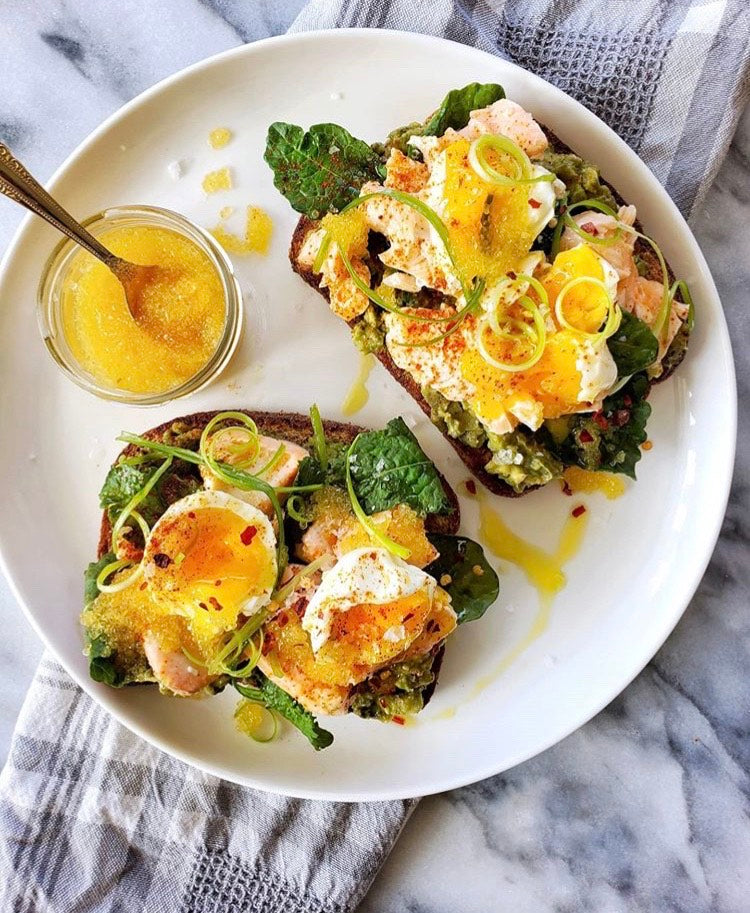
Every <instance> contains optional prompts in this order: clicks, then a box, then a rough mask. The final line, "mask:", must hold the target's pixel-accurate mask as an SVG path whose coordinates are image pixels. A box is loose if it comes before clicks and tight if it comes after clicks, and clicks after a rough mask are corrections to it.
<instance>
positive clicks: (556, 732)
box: [0, 28, 737, 802]
mask: <svg viewBox="0 0 750 913" xmlns="http://www.w3.org/2000/svg"><path fill="white" fill-rule="evenodd" d="M373 35H377V36H379V37H382V36H393V37H396V38H398V39H400V40H404V38H408V40H410V41H413V42H417V43H421V44H424V45H427V46H432V47H434V48H436V49H439V48H440V47H441V46H443V45H446V44H448V45H458V46H459V47H461V48H462V50H463V51H464V52H465V53H467V54H475V55H476V57H477V64H478V69H480V70H481V65H482V62H483V60H486V59H487V58H489V59H491V60H496V58H494V57H493V55H491V54H488V53H487V52H486V51H482V50H479V49H477V48H471V47H468V46H466V45H462V44H460V43H459V42H453V41H449V40H448V39H445V38H439V37H436V36H431V35H423V34H419V33H412V32H404V31H399V30H394V29H356V28H354V29H331V30H327V29H323V30H316V31H310V32H300V33H294V34H290V35H280V36H275V37H273V38H266V39H262V40H260V41H257V42H253V43H250V44H245V45H240V46H238V47H236V48H231V49H229V50H227V51H223V52H220V53H218V54H215V55H213V56H211V57H208V58H206V59H204V60H201V61H198V62H197V63H195V64H192V65H190V66H189V67H185V68H184V69H182V70H180V71H179V72H177V73H174V74H172V75H171V76H168V77H166V78H165V79H163V80H161V81H160V82H158V83H156V84H155V85H153V86H152V87H150V88H149V89H147V90H145V91H144V92H142V93H141V94H140V95H138V96H136V97H135V98H133V99H132V100H131V101H129V102H128V103H127V104H125V105H123V106H122V107H121V108H119V109H118V110H117V111H115V112H114V113H113V114H112V115H110V116H109V117H108V118H107V119H106V120H104V121H103V122H102V124H100V126H99V127H97V128H96V129H95V130H93V131H92V132H91V133H90V134H89V135H88V136H87V137H86V139H85V140H83V142H81V143H80V144H79V145H78V146H77V147H76V149H75V150H74V151H73V152H72V153H71V154H70V155H69V156H68V157H67V158H66V159H65V161H64V162H63V163H62V165H61V166H60V167H59V168H58V169H57V170H56V171H55V172H54V174H53V175H52V177H51V178H50V180H49V181H48V182H47V183H46V186H47V187H48V188H49V189H51V190H52V189H54V187H55V185H56V183H57V181H58V180H59V179H60V178H61V177H62V176H63V175H64V173H65V171H66V170H67V169H68V168H69V167H70V166H71V165H72V164H73V163H74V162H75V161H76V160H77V158H78V157H79V156H80V155H81V154H83V153H84V152H85V151H86V150H87V149H88V148H89V147H90V146H92V145H94V144H95V143H96V142H97V141H98V140H99V138H100V137H101V136H102V135H103V134H105V133H107V131H109V130H110V128H111V127H112V126H114V125H115V124H117V123H118V122H119V121H120V120H121V119H123V118H125V117H127V116H128V115H130V113H131V112H132V111H133V110H134V109H136V108H138V107H139V106H141V105H142V104H144V103H145V102H147V101H148V100H150V99H151V98H152V97H153V96H155V95H158V94H160V93H161V92H163V91H164V90H165V89H167V88H169V87H170V86H172V85H174V84H175V83H178V82H179V81H181V80H182V79H183V78H186V77H188V76H192V75H194V74H196V73H197V72H200V71H201V70H208V69H211V68H212V67H214V66H216V65H217V64H220V63H222V62H223V61H225V60H227V59H230V58H233V57H235V56H241V55H244V54H249V55H252V54H254V53H256V52H257V51H259V50H262V49H263V48H266V47H268V46H270V45H275V44H290V43H291V44H299V45H303V44H306V43H309V42H316V41H319V40H321V39H325V40H327V41H330V40H333V41H336V40H347V39H350V38H351V37H352V36H354V37H357V36H358V37H360V38H362V39H364V40H367V39H372V38H373ZM503 65H504V66H507V67H510V68H512V69H515V70H517V71H519V72H520V73H521V74H523V76H522V78H523V79H525V80H528V81H529V82H530V83H531V85H536V86H537V87H539V88H541V89H542V90H543V91H544V92H545V93H547V94H550V93H551V94H552V96H557V97H558V98H559V99H561V100H562V99H564V100H565V103H566V104H570V103H571V102H572V103H573V104H574V105H576V106H577V107H578V108H579V109H580V111H581V112H582V116H583V117H585V118H587V119H589V121H590V123H591V124H592V127H594V129H596V130H597V131H599V132H600V133H601V132H602V131H604V132H605V133H606V134H607V136H608V140H609V142H610V143H611V144H612V145H613V146H615V147H617V149H618V152H619V154H620V155H622V156H624V157H625V158H627V160H628V161H629V163H630V165H631V166H632V168H633V169H634V170H635V171H636V172H637V174H638V176H639V180H641V181H642V182H643V184H644V185H645V188H646V190H647V191H650V192H651V193H653V194H655V195H656V196H658V197H659V199H660V201H661V203H662V204H663V205H664V206H665V207H666V208H667V209H668V210H669V212H670V215H671V218H672V219H673V220H674V221H675V222H676V223H677V224H678V225H679V226H680V228H681V229H682V230H683V232H684V233H686V235H687V238H688V239H689V243H690V244H691V245H692V247H693V256H694V257H695V259H696V263H697V264H698V265H699V266H700V269H701V272H702V274H703V279H704V281H705V282H706V283H707V285H708V287H709V288H710V290H711V293H712V295H713V296H714V297H715V299H716V304H717V305H718V312H719V317H720V323H721V324H722V326H721V329H722V340H721V342H722V348H723V349H724V354H725V357H726V358H727V359H728V364H727V367H728V370H729V373H730V377H731V384H730V390H729V391H728V392H729V395H730V396H731V402H730V403H729V405H730V406H731V409H730V414H731V416H732V423H731V427H727V428H726V431H727V432H728V433H727V440H726V441H725V443H726V444H727V446H726V447H725V448H724V449H723V450H722V453H723V455H724V456H725V460H724V465H725V471H724V472H723V473H722V477H721V479H720V480H719V481H718V483H717V482H716V481H715V480H714V482H712V484H714V485H715V486H716V491H715V493H714V494H715V499H714V502H713V503H714V505H715V510H714V512H713V516H712V518H711V523H710V524H707V525H704V526H703V528H702V530H701V535H702V539H703V543H704V548H703V560H702V561H700V562H697V563H695V564H693V566H692V567H691V568H690V569H688V573H687V574H686V575H685V577H684V579H682V580H681V585H680V586H679V590H678V592H677V594H676V596H673V598H672V603H671V604H672V606H673V611H672V612H671V613H664V614H663V617H662V619H661V624H660V626H659V627H658V629H657V630H656V631H655V632H653V633H652V637H651V638H650V639H649V642H648V644H647V645H644V647H643V649H642V651H641V653H640V654H639V655H638V656H637V657H634V658H633V662H632V669H631V671H630V673H629V674H628V675H627V676H623V678H622V680H621V681H618V682H617V683H616V684H615V685H613V686H612V687H610V688H609V689H608V690H607V691H606V693H602V694H599V695H598V697H597V700H596V701H593V702H592V703H591V704H589V705H586V706H585V707H583V708H582V709H581V712H580V713H579V714H578V715H577V716H576V717H574V718H572V719H570V718H569V719H568V720H567V721H566V722H565V724H564V725H563V726H560V727H558V728H557V729H553V731H551V733H550V736H549V738H548V739H546V740H545V741H543V742H541V743H540V744H538V745H537V746H535V748H534V750H532V751H524V752H519V753H518V755H517V756H512V757H511V758H510V759H509V760H508V761H507V762H506V763H503V764H502V765H501V766H498V765H497V763H488V764H487V765H486V766H484V767H478V768H477V769H475V770H473V771H472V773H471V774H470V775H468V776H467V775H465V774H463V775H456V776H455V777H453V778H450V777H445V778H443V780H442V781H440V782H439V783H435V784H432V785H430V787H429V788H428V789H426V790H425V791H424V792H423V793H421V794H422V795H427V794H434V793H438V792H444V791H446V790H450V789H455V788H458V787H461V786H465V785H467V784H470V783H474V782H478V781H480V780H483V779H485V778H487V777H490V776H493V775H495V774H498V773H500V772H502V771H504V770H508V769H510V768H512V767H514V766H515V765H517V764H520V763H522V762H523V761H526V760H528V759H529V758H531V757H534V756H536V755H537V754H539V753H541V752H542V751H545V750H546V749H547V748H549V747H551V746H552V745H554V744H556V743H557V742H559V741H560V740H562V739H563V738H565V737H566V736H568V735H569V734H570V733H572V732H574V731H575V730H577V729H578V728H579V727H580V726H582V725H583V724H584V723H586V722H588V721H589V720H590V719H591V718H592V717H594V716H595V715H596V714H597V713H599V712H600V711H601V710H602V709H603V708H604V707H606V706H607V704H609V703H610V702H611V701H612V700H613V699H614V698H615V697H616V696H617V695H618V694H620V693H621V692H622V691H623V689H624V688H626V687H627V685H629V684H630V682H631V681H632V680H633V679H634V678H635V677H636V676H637V675H638V674H639V673H640V672H641V671H642V669H643V668H644V667H645V666H646V665H647V663H648V662H649V661H650V659H651V658H652V657H653V656H654V654H655V653H656V652H657V651H658V650H659V648H660V647H661V646H662V644H663V643H664V641H665V640H666V638H667V637H668V636H669V634H670V633H671V631H672V630H673V629H674V627H675V625H676V624H677V622H678V621H679V619H680V617H681V616H682V614H683V613H684V611H685V609H686V608H687V605H688V604H689V602H690V600H691V598H692V596H693V594H694V593H695V591H696V589H697V588H698V585H699V583H700V581H701V579H702V577H703V574H704V572H705V570H706V567H707V566H708V563H709V561H710V559H711V555H712V553H713V549H714V546H715V544H716V541H717V539H718V536H719V533H720V531H721V524H722V521H723V518H724V514H725V512H726V506H727V502H728V498H729V491H730V487H731V482H732V476H733V465H734V453H735V448H736V436H737V389H736V379H735V373H734V361H733V358H732V353H731V344H730V340H729V334H728V330H727V327H726V321H725V319H724V316H723V311H722V310H721V304H720V299H719V296H718V292H717V291H716V287H715V284H714V282H713V278H712V277H711V274H710V271H709V269H708V265H707V264H706V262H705V258H704V257H703V254H702V251H701V250H700V247H699V246H698V243H697V241H696V240H695V238H694V236H693V235H692V232H691V231H690V229H689V227H688V225H687V223H686V222H685V220H684V218H683V217H682V215H681V213H680V212H679V210H678V209H677V207H676V205H675V204H674V202H673V201H672V199H671V198H670V197H669V196H668V194H667V193H666V191H665V190H664V188H663V187H662V185H661V184H660V183H659V182H658V180H657V179H656V177H655V176H654V175H653V174H652V172H651V171H650V170H649V169H648V167H647V166H646V165H645V164H644V163H643V162H642V161H641V159H640V158H639V157H638V156H637V155H636V153H635V152H633V150H632V149H630V147H629V146H628V145H627V144H626V143H625V142H624V141H623V140H622V139H621V138H620V137H619V136H617V134H616V133H614V131H612V130H611V128H609V127H608V126H607V125H606V124H604V122H603V121H601V120H600V119H599V118H598V117H597V116H596V115H595V114H593V113H592V112H591V111H589V110H588V109H586V108H585V106H583V105H581V104H580V103H579V102H577V101H576V100H575V99H572V98H571V97H570V96H568V95H567V94H566V93H564V92H563V91H562V90H560V89H558V88H557V87H555V86H553V85H551V84H550V83H548V82H547V81H546V80H544V79H542V78H541V77H539V76H536V75H535V74H533V73H530V72H528V71H526V70H524V69H523V68H521V67H518V66H517V65H516V64H513V63H512V62H509V61H506V60H503ZM34 218H35V217H34V216H32V215H29V216H27V217H26V218H25V219H24V220H23V222H22V223H21V225H20V226H19V228H18V230H17V232H16V234H15V235H14V238H13V240H12V241H11V243H10V245H9V247H8V249H7V250H6V252H5V254H4V256H3V258H2V260H1V261H0V283H2V281H3V280H4V278H5V273H6V270H7V267H8V264H9V263H10V261H11V260H12V259H13V257H14V256H15V254H16V251H17V250H18V249H19V247H21V245H22V244H23V242H24V235H25V233H26V228H27V226H28V225H29V223H30V222H31V221H32V220H33V219H34ZM0 569H2V571H3V573H4V574H5V577H6V579H7V580H8V582H9V585H10V588H11V591H12V592H13V594H14V596H15V598H16V599H17V601H18V602H19V604H20V605H21V607H22V609H23V611H24V613H25V615H26V617H27V618H28V620H29V622H30V624H31V625H32V627H33V628H34V630H35V631H36V633H37V635H38V636H39V638H40V639H41V640H42V642H43V643H44V645H45V647H46V648H47V649H48V650H49V651H50V652H51V653H52V655H53V656H54V657H55V658H56V659H57V660H58V661H59V662H60V663H61V664H62V665H63V666H64V667H65V668H66V670H67V671H68V673H69V674H70V675H71V676H72V677H73V678H74V680H75V681H76V682H77V684H78V685H79V686H80V687H81V688H82V689H83V690H84V691H86V692H87V693H88V694H89V695H90V696H91V697H92V698H93V699H94V700H95V701H96V702H97V703H99V704H100V705H101V706H103V707H104V708H105V709H106V710H107V711H108V712H109V713H110V714H112V716H113V717H114V718H115V719H116V720H117V721H118V722H120V723H121V724H122V725H124V726H125V727H127V728H128V729H130V730H131V731H132V732H134V733H136V734H137V735H139V736H140V737H141V738H143V739H144V740H145V741H147V742H149V743H151V744H152V745H155V746H156V747H157V748H160V749H161V750H163V751H165V752H166V753H168V754H170V755H172V756H173V757H176V758H177V759H179V760H181V761H184V762H185V763H188V764H191V765H193V766H194V767H197V768H198V769H201V770H203V771H205V772H206V773H209V774H212V775H213V776H216V777H220V778H223V779H228V775H227V771H226V770H224V769H222V768H221V767H220V766H219V765H216V764H212V763H209V762H206V761H205V760H203V759H202V758H201V757H200V756H199V755H198V754H196V753H190V752H187V751H182V750H180V749H177V748H175V747H174V746H173V745H172V744H171V743H170V742H168V741H166V740H163V739H161V738H160V737H159V736H157V735H155V734H154V733H153V732H151V731H149V730H148V729H147V728H146V727H144V726H141V725H140V724H138V723H137V722H135V721H134V720H133V719H131V718H130V717H129V716H128V715H127V714H126V713H123V712H121V711H120V709H119V708H117V707H115V706H114V705H113V704H112V703H111V702H110V701H108V699H107V695H106V692H103V691H102V690H100V689H99V688H98V687H97V685H96V683H95V682H93V681H92V680H91V679H89V678H87V677H85V676H81V675H78V674H77V673H76V672H75V671H73V670H71V669H69V668H68V667H67V665H66V664H65V662H64V660H63V659H62V658H61V657H60V656H59V654H58V652H57V650H56V648H55V645H54V644H53V643H52V642H50V640H49V639H48V637H47V635H46V633H45V632H44V630H43V629H42V628H41V627H40V625H39V624H38V623H37V620H36V618H35V616H34V614H33V612H32V610H31V609H30V608H29V606H28V605H27V604H26V602H25V600H24V599H23V598H22V596H21V593H20V590H19V588H18V586H17V585H16V582H15V579H14V576H13V574H12V572H11V570H10V568H9V567H8V565H7V563H6V560H5V556H4V553H3V550H2V540H1V539H0ZM231 779H232V780H233V781H234V782H237V783H239V784H240V785H244V786H249V787H252V788H256V789H260V790H263V791H267V792H279V790H277V789H274V788H273V787H271V786H269V785H268V784H267V783H265V782H263V781H259V780H257V779H255V778H254V777H252V776H247V777H244V778H239V777H237V778H234V777H232V778H231ZM283 794H286V795H290V796H295V797H298V798H302V799H306V798H312V799H320V800H328V801H347V802H358V801H381V800H386V799H405V798H410V797H411V796H413V795H414V794H415V793H414V791H413V790H409V791H403V790H399V789H395V790H393V791H392V792H388V793H385V792H383V791H376V792H368V791H367V790H366V789H364V790H358V791H357V792H356V793H349V794H347V795H343V796H342V795H340V794H338V793H336V792H332V791H330V790H327V789H295V790H285V791H284V793H283Z"/></svg>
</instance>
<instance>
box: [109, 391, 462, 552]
mask: <svg viewBox="0 0 750 913" xmlns="http://www.w3.org/2000/svg"><path fill="white" fill-rule="evenodd" d="M219 411H221V410H217V411H216V412H194V413H192V414H191V415H183V416H181V417H180V418H176V419H172V420H171V421H169V422H164V423H163V424H161V425H157V426H156V428H152V429H151V430H149V431H146V432H144V433H143V435H142V437H145V438H147V439H148V440H151V441H158V440H163V438H164V436H165V435H170V434H171V433H174V431H175V430H177V431H178V432H179V433H180V434H190V433H191V432H195V435H196V438H197V437H199V436H200V432H201V431H203V429H204V428H205V427H206V425H207V424H208V423H209V422H210V421H211V419H212V418H213V417H214V416H215V415H217V414H218V412H219ZM234 411H236V412H243V413H244V414H245V415H248V416H249V417H250V418H251V419H253V421H254V422H255V423H256V425H257V426H258V431H260V433H261V434H265V435H268V436H269V437H273V438H278V439H279V440H285V441H289V442H290V443H292V444H299V445H301V446H303V447H304V446H306V445H307V444H308V442H309V441H310V439H311V438H312V433H313V431H312V425H311V423H310V419H309V417H308V416H307V415H302V414H301V413H299V412H259V411H258V412H256V411H250V410H247V409H236V410H234ZM323 428H324V430H325V433H326V439H327V440H328V441H330V442H331V443H336V444H351V442H352V441H353V440H354V438H355V437H356V436H357V435H358V434H359V433H360V432H361V431H365V430H366V429H365V428H362V427H361V426H359V425H351V424H349V423H347V422H334V421H325V420H324V421H323ZM137 452H138V447H137V446H136V445H135V444H128V446H127V447H126V448H125V449H124V450H123V451H122V453H121V454H120V456H133V455H135V454H136V453H137ZM118 459H119V456H118ZM115 462H117V461H115ZM440 481H441V482H442V483H443V488H444V489H445V493H446V496H447V497H448V500H449V502H450V504H451V506H452V508H453V510H452V511H451V512H450V513H449V514H429V515H428V516H427V518H426V520H425V526H426V528H427V531H428V532H430V533H444V534H447V535H455V534H456V533H457V532H458V528H459V526H460V523H461V512H460V508H459V506H458V498H457V497H456V493H455V492H454V491H453V489H452V488H451V487H450V485H449V484H448V482H447V481H446V480H445V478H444V477H443V476H442V474H440ZM111 539H112V525H111V523H110V521H109V517H108V516H107V512H106V510H105V511H104V513H103V514H102V522H101V527H100V530H99V545H98V548H97V558H101V557H103V556H104V555H106V554H107V552H108V551H109V550H110V544H111Z"/></svg>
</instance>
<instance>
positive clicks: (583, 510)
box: [570, 504, 586, 518]
mask: <svg viewBox="0 0 750 913" xmlns="http://www.w3.org/2000/svg"><path fill="white" fill-rule="evenodd" d="M570 513H571V514H572V516H574V517H576V518H577V517H580V516H581V514H585V513H586V508H585V507H584V506H583V504H579V505H578V507H574V508H573V510H571V512H570Z"/></svg>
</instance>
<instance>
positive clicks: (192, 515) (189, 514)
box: [188, 510, 195, 520]
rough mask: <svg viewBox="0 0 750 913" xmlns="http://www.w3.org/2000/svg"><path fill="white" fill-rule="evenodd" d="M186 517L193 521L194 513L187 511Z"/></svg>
mask: <svg viewBox="0 0 750 913" xmlns="http://www.w3.org/2000/svg"><path fill="white" fill-rule="evenodd" d="M188 517H189V518H190V519H191V520H195V511H194V510H189V511H188Z"/></svg>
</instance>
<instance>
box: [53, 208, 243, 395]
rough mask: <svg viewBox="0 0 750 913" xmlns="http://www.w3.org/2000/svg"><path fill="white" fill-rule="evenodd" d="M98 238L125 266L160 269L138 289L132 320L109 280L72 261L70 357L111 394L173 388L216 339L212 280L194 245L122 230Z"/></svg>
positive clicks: (215, 277)
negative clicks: (138, 302) (113, 390)
mask: <svg viewBox="0 0 750 913" xmlns="http://www.w3.org/2000/svg"><path fill="white" fill-rule="evenodd" d="M99 238H100V240H101V241H102V243H103V244H104V245H105V247H108V248H109V249H110V250H111V251H112V252H113V253H115V254H117V255H118V256H120V257H123V258H124V259H125V260H129V261H131V262H132V263H139V264H142V265H155V266H159V267H162V269H161V270H159V271H157V273H156V276H155V278H154V280H153V281H152V282H150V283H149V284H148V285H147V286H146V287H145V289H144V290H143V292H142V297H141V307H140V310H139V314H138V320H137V321H135V320H133V318H132V317H131V315H130V312H129V311H128V308H127V304H126V302H125V294H124V292H123V289H122V286H121V285H120V283H119V281H118V280H117V279H116V277H115V276H114V275H113V274H112V273H111V272H110V271H109V269H108V268H107V267H106V266H105V265H104V264H103V263H100V262H99V261H98V260H96V259H94V257H92V256H91V255H90V254H88V253H86V252H85V251H81V252H80V253H79V254H77V255H76V257H75V258H74V260H73V262H72V264H71V267H70V271H69V273H68V276H67V278H66V281H65V284H64V287H63V292H62V318H63V327H64V331H65V337H66V339H67V341H68V344H69V346H70V348H71V351H72V353H73V355H74V356H75V358H76V359H77V361H78V362H79V364H80V365H81V366H82V367H83V368H84V369H85V370H86V371H88V372H89V373H90V374H92V375H93V376H94V378H96V380H97V381H98V382H99V383H102V384H103V385H105V386H109V387H114V388H116V389H118V390H126V391H128V392H132V393H164V392H167V391H169V390H173V389H175V388H176V387H179V386H180V385H181V384H183V383H185V382H186V381H188V380H189V379H190V378H191V377H193V375H195V374H196V373H197V372H198V371H199V370H200V369H201V368H202V367H203V366H204V365H205V364H206V363H207V362H208V361H209V359H210V358H211V356H212V355H213V354H214V352H215V351H216V348H217V346H218V344H219V341H220V339H221V335H222V331H223V329H224V323H225V319H226V313H225V298H224V290H223V288H222V284H221V280H220V278H219V274H218V273H217V271H216V269H215V267H214V265H213V264H212V263H211V260H210V259H209V257H208V256H207V255H206V254H205V253H204V251H202V250H201V249H200V247H198V245H197V244H195V243H194V242H193V241H191V240H190V239H189V238H186V237H184V236H183V235H180V234H178V233H177V232H175V231H172V230H170V229H168V228H159V227H156V226H146V225H142V226H122V227H119V228H112V229H110V230H109V231H105V232H103V233H102V234H101V235H99Z"/></svg>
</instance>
